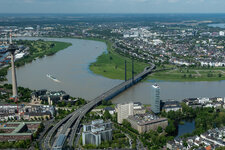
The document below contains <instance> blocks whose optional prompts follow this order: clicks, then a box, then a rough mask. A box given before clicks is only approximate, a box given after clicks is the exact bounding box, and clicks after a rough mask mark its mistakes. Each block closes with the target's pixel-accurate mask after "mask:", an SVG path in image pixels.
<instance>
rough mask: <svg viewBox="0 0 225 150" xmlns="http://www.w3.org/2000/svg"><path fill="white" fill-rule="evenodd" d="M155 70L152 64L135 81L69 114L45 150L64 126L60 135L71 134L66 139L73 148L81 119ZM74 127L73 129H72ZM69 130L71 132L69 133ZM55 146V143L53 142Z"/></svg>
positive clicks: (47, 143)
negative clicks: (104, 101)
mask: <svg viewBox="0 0 225 150" xmlns="http://www.w3.org/2000/svg"><path fill="white" fill-rule="evenodd" d="M154 68H155V65H154V64H151V67H147V68H145V69H144V71H143V72H142V73H140V74H138V75H136V76H135V77H134V79H129V80H127V81H125V82H122V83H121V84H119V85H117V86H115V87H113V88H112V89H110V90H109V91H107V92H105V93H103V94H101V95H100V96H98V97H96V98H95V99H93V100H92V101H90V102H89V103H87V104H86V105H84V106H83V107H81V108H80V109H78V110H76V111H74V112H73V113H71V114H69V115H68V116H66V117H65V118H64V119H63V120H61V121H60V122H58V123H57V124H56V125H55V126H54V127H53V128H52V129H51V130H50V132H49V133H48V135H47V136H46V140H45V143H44V146H45V149H48V150H49V149H51V147H52V146H51V145H52V144H51V139H52V138H53V135H54V134H55V133H56V131H57V130H58V129H59V128H60V127H61V126H62V125H63V128H62V130H61V131H60V134H66V133H70V136H68V135H66V138H69V139H68V146H69V147H73V142H74V137H75V135H76V132H77V129H78V126H79V124H80V121H81V119H82V118H83V117H84V115H85V114H86V113H87V112H88V111H90V110H91V109H92V108H93V107H94V106H96V105H98V104H99V103H100V102H101V101H102V100H109V99H111V98H113V97H115V96H116V95H118V94H119V93H121V92H123V91H124V90H126V89H127V88H129V87H131V86H132V85H134V84H136V83H138V82H139V81H141V80H142V79H143V78H145V77H146V76H147V75H148V74H149V73H151V72H152V70H153V69H154ZM71 127H72V129H71ZM68 129H69V130H70V129H71V131H70V132H67V131H68ZM53 146H54V142H53Z"/></svg>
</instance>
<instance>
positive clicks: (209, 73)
mask: <svg viewBox="0 0 225 150" xmlns="http://www.w3.org/2000/svg"><path fill="white" fill-rule="evenodd" d="M84 39H85V40H95V41H101V42H104V43H106V45H107V52H104V53H103V54H102V55H100V56H98V58H97V59H96V62H93V63H91V64H90V67H89V68H90V70H91V71H92V72H94V73H95V74H98V75H102V76H104V77H107V78H110V79H121V80H123V79H124V78H125V75H124V69H125V67H124V61H125V60H126V61H127V78H130V77H131V76H132V73H131V70H132V67H131V59H130V58H129V57H125V56H122V55H120V54H118V53H117V52H116V51H115V50H114V49H113V47H112V43H111V42H110V41H108V40H101V39H96V38H84ZM134 62H135V63H134V68H135V74H137V73H140V72H142V71H143V69H144V68H145V67H147V66H148V64H146V63H143V62H140V61H137V60H135V61H134ZM164 66H165V69H168V70H166V71H157V72H154V73H152V74H150V75H149V76H148V78H147V79H148V80H163V81H178V82H197V81H221V80H225V67H218V68H208V67H205V68H203V67H202V68H186V67H179V68H178V67H177V66H175V65H164ZM157 68H159V69H162V68H161V67H157ZM169 68H175V69H169Z"/></svg>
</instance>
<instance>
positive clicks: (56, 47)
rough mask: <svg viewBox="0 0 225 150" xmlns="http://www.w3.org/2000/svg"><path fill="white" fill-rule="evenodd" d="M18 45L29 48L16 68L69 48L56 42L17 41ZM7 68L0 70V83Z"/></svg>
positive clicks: (67, 45)
mask: <svg viewBox="0 0 225 150" xmlns="http://www.w3.org/2000/svg"><path fill="white" fill-rule="evenodd" d="M17 42H18V43H17V44H19V45H24V46H27V47H29V49H30V50H29V52H30V54H29V55H27V56H25V57H23V58H21V59H19V60H17V61H16V62H15V65H16V67H20V66H24V65H25V64H26V63H31V62H32V61H33V60H35V59H36V58H42V57H44V56H51V55H54V54H55V53H57V52H58V51H60V50H63V49H66V48H67V47H69V46H71V45H72V44H71V43H66V42H58V41H42V40H37V41H29V40H19V41H17ZM8 69H9V66H7V67H3V68H1V69H0V81H5V80H6V78H5V76H6V75H7V71H8Z"/></svg>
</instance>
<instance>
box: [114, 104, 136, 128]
mask: <svg viewBox="0 0 225 150" xmlns="http://www.w3.org/2000/svg"><path fill="white" fill-rule="evenodd" d="M117 113H118V115H117V122H118V123H120V124H122V122H123V119H127V118H128V116H131V115H133V114H134V103H127V104H117Z"/></svg>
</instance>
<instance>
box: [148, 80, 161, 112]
mask: <svg viewBox="0 0 225 150" xmlns="http://www.w3.org/2000/svg"><path fill="white" fill-rule="evenodd" d="M150 104H151V110H152V111H153V112H154V113H156V114H158V113H160V88H159V85H157V84H154V85H152V87H151V101H150Z"/></svg>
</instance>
